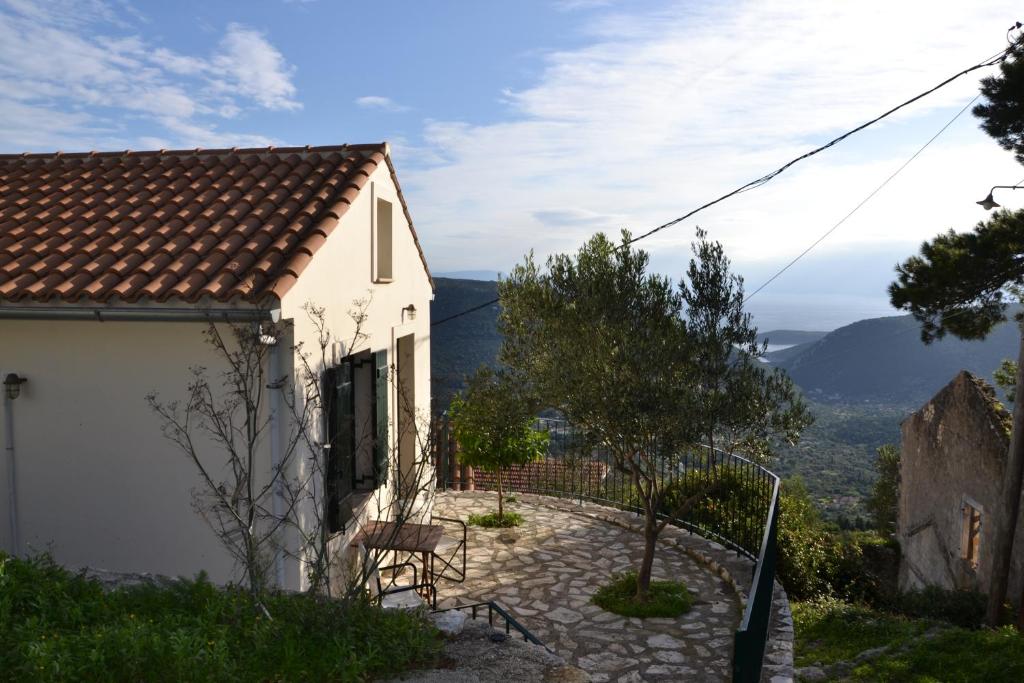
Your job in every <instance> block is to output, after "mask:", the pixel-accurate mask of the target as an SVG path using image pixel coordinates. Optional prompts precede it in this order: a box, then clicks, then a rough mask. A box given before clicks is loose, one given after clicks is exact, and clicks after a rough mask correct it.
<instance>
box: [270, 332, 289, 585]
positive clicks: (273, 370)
mask: <svg viewBox="0 0 1024 683" xmlns="http://www.w3.org/2000/svg"><path fill="white" fill-rule="evenodd" d="M281 380H282V377H281V343H280V340H278V339H275V340H274V343H273V344H272V345H271V346H270V385H269V387H270V471H271V472H276V473H277V480H276V482H277V483H276V485H275V486H274V500H273V512H274V519H275V520H280V519H281V518H282V517H283V516H284V473H283V472H278V468H279V467H281V460H282V454H281V392H282V391H283V390H284V387H283V386H282V383H281ZM280 529H281V535H282V537H283V536H284V534H285V533H286V532H287V527H285V526H281V527H280ZM283 544H284V539H283V538H282V539H281V542H280V543H279V544H278V548H277V550H276V551H275V553H274V573H275V576H276V578H277V587H278V588H284V548H283V547H282V546H283Z"/></svg>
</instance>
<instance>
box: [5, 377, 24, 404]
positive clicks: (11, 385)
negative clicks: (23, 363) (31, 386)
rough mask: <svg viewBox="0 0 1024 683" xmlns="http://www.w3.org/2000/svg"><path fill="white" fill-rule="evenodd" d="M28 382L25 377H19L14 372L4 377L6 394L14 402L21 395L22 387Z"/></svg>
mask: <svg viewBox="0 0 1024 683" xmlns="http://www.w3.org/2000/svg"><path fill="white" fill-rule="evenodd" d="M27 381H28V380H27V379H25V378H24V377H18V375H16V374H15V373H13V372H12V373H10V374H8V375H7V376H6V377H4V394H5V395H6V396H7V398H9V399H11V400H12V401H13V400H14V399H16V398H18V395H19V394H20V393H21V385H22V384H24V383H25V382H27Z"/></svg>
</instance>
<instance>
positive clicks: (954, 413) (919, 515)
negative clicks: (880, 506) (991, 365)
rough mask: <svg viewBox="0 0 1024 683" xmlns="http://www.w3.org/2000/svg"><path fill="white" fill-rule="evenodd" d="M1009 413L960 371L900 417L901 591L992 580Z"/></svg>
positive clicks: (1018, 541) (1016, 553)
mask: <svg viewBox="0 0 1024 683" xmlns="http://www.w3.org/2000/svg"><path fill="white" fill-rule="evenodd" d="M1010 424H1011V418H1010V415H1009V413H1008V412H1007V411H1006V410H1005V409H1004V408H1003V406H1002V405H1001V404H1000V403H999V401H998V400H997V399H996V397H995V392H994V391H993V390H992V387H990V386H989V385H988V384H986V383H985V382H984V381H983V380H981V379H979V378H977V377H975V376H974V375H972V374H971V373H969V372H966V371H963V372H961V373H960V374H958V375H957V376H956V377H954V378H953V381H951V382H950V383H949V384H947V385H946V386H945V387H944V388H943V389H942V390H941V391H939V393H937V394H936V395H935V396H934V397H932V399H931V400H930V401H928V403H926V404H925V405H924V407H922V408H921V409H920V410H918V411H917V412H916V413H914V414H913V415H911V416H910V417H908V418H907V419H906V420H904V421H903V425H902V445H901V453H900V498H899V517H898V522H897V538H898V540H899V542H900V547H901V559H900V571H899V586H900V589H901V590H910V589H914V588H921V587H923V586H926V585H932V586H939V587H941V588H946V589H966V590H980V591H982V592H984V591H985V590H986V589H987V587H988V585H989V576H990V574H991V571H992V551H993V545H994V541H995V538H994V534H995V523H994V521H995V520H994V519H993V517H992V516H993V515H994V514H995V512H996V511H997V510H998V504H999V499H1000V495H1001V485H1002V481H1003V476H1004V471H1005V468H1006V456H1007V450H1008V448H1009V442H1010V437H1009V434H1010ZM1022 581H1024V528H1022V526H1018V528H1017V535H1016V538H1015V539H1014V549H1013V566H1012V569H1011V573H1010V586H1009V593H1008V595H1009V596H1010V597H1011V598H1012V599H1013V601H1014V602H1017V600H1018V599H1019V598H1020V595H1021V588H1022Z"/></svg>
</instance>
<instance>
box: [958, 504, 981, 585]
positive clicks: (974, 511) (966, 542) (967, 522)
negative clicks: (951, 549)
mask: <svg viewBox="0 0 1024 683" xmlns="http://www.w3.org/2000/svg"><path fill="white" fill-rule="evenodd" d="M962 512H963V522H962V524H963V526H962V529H961V532H960V557H961V559H963V560H966V561H967V563H968V564H969V565H970V566H971V569H977V568H978V556H979V555H980V552H981V510H979V509H978V508H976V507H974V506H973V505H971V504H970V503H964V504H963V508H962Z"/></svg>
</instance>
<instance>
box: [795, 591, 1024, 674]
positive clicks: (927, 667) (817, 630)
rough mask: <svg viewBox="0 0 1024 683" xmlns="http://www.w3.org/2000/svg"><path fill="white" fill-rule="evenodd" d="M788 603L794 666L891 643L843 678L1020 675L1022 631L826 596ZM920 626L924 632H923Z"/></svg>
mask: <svg viewBox="0 0 1024 683" xmlns="http://www.w3.org/2000/svg"><path fill="white" fill-rule="evenodd" d="M791 606H792V609H793V621H794V626H795V629H796V651H795V657H794V660H795V663H796V665H797V666H798V667H802V666H809V665H821V666H828V665H830V664H835V663H836V662H842V661H846V662H848V661H851V660H852V659H853V658H854V657H856V655H857V654H859V653H861V652H863V651H864V650H868V649H871V648H876V647H881V646H889V649H888V650H886V651H885V652H884V653H882V654H881V655H879V656H877V657H875V658H872V659H869V660H867V661H865V662H863V663H861V664H858V665H857V666H856V667H854V668H853V669H852V670H851V671H850V673H849V678H850V679H851V680H856V681H893V682H897V681H898V682H904V681H905V682H915V683H917V682H920V683H924V682H932V681H950V682H952V681H964V682H966V681H993V682H994V681H1020V680H1024V636H1022V635H1021V634H1020V633H1019V632H1017V631H1016V630H1014V629H1012V628H1003V629H1000V630H989V629H979V630H970V629H965V628H960V627H956V626H952V625H950V624H948V623H946V622H940V621H936V620H932V619H912V618H907V617H903V616H899V615H893V614H888V613H884V612H878V611H875V610H872V609H870V608H868V607H862V606H856V605H850V604H846V603H843V602H841V601H838V600H832V599H823V600H817V601H810V602H794V603H791ZM937 627H938V628H937ZM926 632H928V633H929V636H928V637H923V636H924V634H925V633H926Z"/></svg>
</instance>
